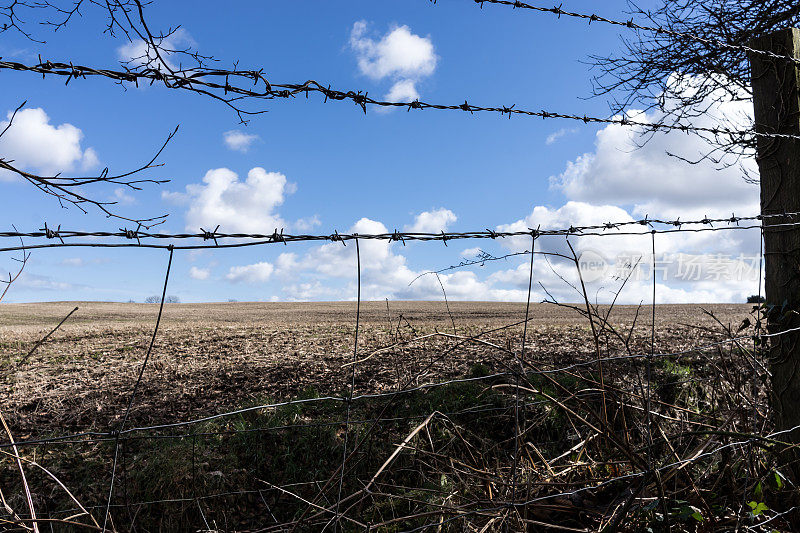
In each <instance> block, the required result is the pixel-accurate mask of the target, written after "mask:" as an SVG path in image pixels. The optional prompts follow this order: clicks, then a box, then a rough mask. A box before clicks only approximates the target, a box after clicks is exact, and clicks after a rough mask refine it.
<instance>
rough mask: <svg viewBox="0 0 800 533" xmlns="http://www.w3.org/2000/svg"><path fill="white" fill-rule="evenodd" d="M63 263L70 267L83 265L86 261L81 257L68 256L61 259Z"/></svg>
mask: <svg viewBox="0 0 800 533" xmlns="http://www.w3.org/2000/svg"><path fill="white" fill-rule="evenodd" d="M61 264H62V265H64V266H70V267H82V266H83V265H84V264H85V263H84V261H83V259H81V258H80V257H67V258H66V259H62V260H61Z"/></svg>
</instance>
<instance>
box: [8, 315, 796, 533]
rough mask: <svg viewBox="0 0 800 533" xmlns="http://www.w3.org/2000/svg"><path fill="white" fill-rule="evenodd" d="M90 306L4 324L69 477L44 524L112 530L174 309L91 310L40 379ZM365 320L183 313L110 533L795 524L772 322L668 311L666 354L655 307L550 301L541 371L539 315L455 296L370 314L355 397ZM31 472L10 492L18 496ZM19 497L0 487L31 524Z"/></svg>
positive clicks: (44, 496) (60, 470) (34, 489)
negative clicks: (772, 395) (761, 328)
mask: <svg viewBox="0 0 800 533" xmlns="http://www.w3.org/2000/svg"><path fill="white" fill-rule="evenodd" d="M71 305H72V304H69V303H64V304H46V305H22V306H4V307H3V308H2V309H1V311H2V314H0V323H2V324H3V325H2V329H1V330H0V331H2V336H0V342H2V346H3V354H4V356H3V357H4V359H3V362H2V364H3V365H4V367H5V372H4V375H5V376H6V377H5V380H4V382H3V384H2V386H3V397H4V401H3V413H4V415H5V417H6V420H7V421H8V424H9V427H10V428H12V430H13V432H14V437H15V439H16V440H17V441H21V442H20V445H19V455H20V457H22V458H24V459H26V460H29V461H36V463H37V464H38V465H42V466H43V467H46V468H48V469H49V471H50V472H51V473H52V474H53V476H52V477H51V476H49V475H48V474H47V473H45V472H43V471H42V470H40V469H39V468H37V467H31V466H26V467H25V473H26V474H27V483H28V485H29V486H30V487H31V493H32V496H31V498H32V502H33V505H34V506H35V508H36V511H37V519H39V520H56V521H60V522H57V524H58V527H59V528H66V529H69V528H75V530H79V529H80V528H82V527H83V526H77V525H74V524H72V525H68V524H66V522H64V521H67V522H79V523H81V524H84V525H85V526H86V527H89V528H92V527H95V525H94V520H97V521H98V522H99V524H100V527H101V528H102V519H103V516H104V513H105V510H106V501H105V498H106V496H107V493H108V484H109V481H110V471H111V462H112V458H113V457H114V451H115V441H116V437H117V435H115V434H114V433H113V431H112V430H113V428H115V427H117V423H118V421H119V419H120V417H121V416H122V415H123V414H124V411H125V407H126V404H127V402H128V400H129V395H130V391H131V389H132V387H133V384H134V381H135V378H136V373H137V371H138V368H139V365H140V364H141V359H142V357H143V354H144V351H145V350H146V349H147V344H148V342H149V336H150V335H151V334H152V322H153V318H154V315H155V313H156V311H157V307H156V306H145V305H130V304H123V305H120V304H116V305H114V304H78V306H79V307H81V310H79V311H78V312H76V314H75V315H74V320H71V321H70V322H69V323H67V324H65V325H64V326H63V328H62V329H60V330H59V331H58V332H57V333H56V334H54V335H53V336H52V338H51V339H50V340H48V342H47V343H45V344H43V345H42V346H41V347H40V348H39V349H38V350H37V352H36V353H35V354H34V355H33V356H32V357H31V358H30V359H29V360H27V361H25V362H24V364H20V363H19V361H20V360H21V359H22V358H23V357H24V356H25V354H27V353H28V351H29V350H30V348H31V347H32V346H33V344H34V343H35V342H36V341H37V340H38V338H39V337H41V335H43V334H45V333H46V332H47V331H49V330H50V329H51V328H52V326H53V323H54V322H55V323H57V322H58V320H60V318H58V317H59V316H60V315H61V314H62V311H63V310H64V309H66V310H68V309H69V308H71V307H70V306H71ZM354 307H355V304H352V303H351V304H346V303H338V304H279V305H271V304H219V305H204V306H202V305H175V306H167V307H166V308H165V309H166V311H165V313H166V314H165V317H164V323H163V324H162V329H161V331H160V332H159V336H158V340H157V343H156V346H155V348H154V350H153V354H152V357H151V360H150V362H149V366H148V368H147V373H146V379H145V380H144V381H143V382H142V386H141V388H140V390H139V393H138V395H137V400H136V404H135V406H134V407H133V408H132V410H131V413H130V418H129V421H128V424H127V425H126V430H125V433H124V434H123V435H119V443H120V445H119V466H118V470H117V474H116V483H117V488H116V490H115V494H114V497H113V501H112V502H111V507H110V513H109V516H110V523H109V524H108V525H107V527H108V529H112V528H113V529H116V530H119V531H158V530H219V531H291V530H296V531H317V530H321V529H323V528H324V527H325V526H326V525H327V527H328V528H329V529H330V528H334V527H338V528H339V529H342V530H347V531H349V530H352V531H356V530H366V529H370V530H374V531H409V530H419V529H417V528H422V530H425V529H434V530H443V531H461V530H469V531H501V530H504V529H505V530H522V529H527V530H529V531H545V530H565V529H566V530H578V531H585V530H588V531H598V530H614V529H616V530H624V531H641V530H644V529H647V528H650V529H652V530H660V529H666V528H671V529H673V530H685V531H695V530H697V531H712V530H714V531H716V530H726V529H730V530H733V529H736V528H737V527H748V528H751V529H753V528H754V529H755V530H759V531H771V530H773V529H775V530H779V531H780V530H786V529H788V528H790V527H791V526H790V524H791V520H792V517H793V516H794V515H793V513H792V512H787V511H791V509H792V508H793V506H794V505H795V504H796V502H794V501H793V498H794V490H793V488H792V486H791V481H790V479H789V476H788V475H787V472H786V471H785V465H782V463H781V462H780V460H779V454H777V451H778V450H779V449H780V448H781V444H780V436H779V435H777V436H769V433H770V425H769V411H768V407H767V404H768V402H767V400H766V398H765V392H764V391H765V379H766V374H765V371H764V369H763V367H762V366H761V363H760V361H759V357H761V355H760V353H759V352H758V351H756V352H755V354H756V357H755V359H754V357H753V355H754V352H753V347H754V345H753V338H752V334H753V326H752V325H748V323H746V322H744V320H745V319H747V320H749V321H752V323H755V318H754V316H753V315H752V314H751V312H752V306H710V307H705V310H706V311H707V312H704V311H703V309H700V308H698V307H697V306H663V307H662V306H659V307H658V313H657V322H656V330H655V343H654V344H653V340H654V339H653V338H652V336H651V335H652V329H651V325H650V320H649V315H648V316H644V315H647V313H643V312H642V310H641V309H637V308H635V307H631V308H629V307H619V308H616V309H614V310H613V313H612V314H611V315H608V318H607V319H606V318H604V317H606V316H607V315H606V313H607V311H608V309H600V308H593V307H590V308H589V309H590V312H591V314H592V320H593V321H594V324H593V326H594V333H593V328H592V327H590V325H589V324H588V323H587V320H586V318H587V317H586V316H585V315H584V316H581V313H580V312H578V311H576V310H575V309H568V308H565V307H563V306H561V307H560V306H555V305H553V304H540V305H539V304H537V305H534V306H531V312H530V320H529V325H528V329H527V338H526V341H525V351H524V354H522V355H523V357H520V355H521V346H522V331H523V323H524V320H523V318H524V311H525V309H524V306H523V305H518V304H460V303H455V304H454V303H451V304H450V309H451V312H452V319H451V316H450V315H448V313H447V311H446V309H445V307H444V305H443V304H439V303H415V304H412V303H402V302H401V303H390V305H389V307H388V313H387V306H386V303H385V302H380V303H378V302H374V303H362V314H361V324H360V330H359V349H358V357H357V360H356V364H355V365H354V366H355V388H354V390H353V391H352V394H353V396H352V401H351V402H348V401H347V400H348V399H349V398H350V396H349V390H348V385H349V379H350V372H352V371H353V365H352V364H351V363H352V357H353V341H354V331H355V330H354ZM64 314H65V313H64ZM61 318H63V316H62V317H61ZM453 324H455V331H454V329H453ZM740 326H741V328H740ZM595 341H596V342H595ZM598 354H599V355H600V358H599V359H598ZM754 362H755V365H756V366H755V367H754V366H753V364H754ZM287 402H288V403H287ZM235 410H240V412H238V413H236V414H230V415H228V416H223V417H219V418H214V419H211V420H203V421H200V420H201V419H203V418H205V417H208V416H209V415H216V414H220V413H230V412H232V411H235ZM174 422H182V423H183V422H187V423H186V424H185V425H180V426H177V427H162V428H152V427H150V428H145V427H146V426H156V425H161V424H170V423H174ZM188 422H191V423H188ZM143 428H144V429H143ZM87 433H88V434H87ZM64 437H66V438H64ZM58 439H62V440H58ZM37 440H45V441H46V442H43V443H38V444H36V443H34V442H32V441H37ZM26 441H27V443H26ZM2 450H4V451H5V452H6V454H8V453H12V452H11V450H10V449H9V448H8V447H4V448H2ZM12 456H13V453H12ZM12 456H8V455H6V460H5V461H4V463H3V469H4V470H3V471H4V474H3V478H4V479H9V480H11V479H13V480H18V479H19V473H18V470H19V468H18V465H17V464H16V463H15V461H12V460H11V459H12V458H13V457H12ZM343 457H346V461H344V463H343ZM343 464H344V469H342V468H341V467H342V465H343ZM342 471H343V472H344V473H343V474H342ZM15 473H16V475H15ZM54 478H57V479H58V480H59V482H60V483H63V485H64V487H68V488H69V489H70V490H71V491H72V493H73V494H74V496H75V499H74V500H73V498H71V497H69V495H68V494H67V493H66V492H65V491H64V490H63V489H62V488H61V487H60V486H59V485H58V484H57V483H56V482H55V481H54ZM20 489H21V487H20V486H18V484H14V483H5V482H4V483H3V486H2V490H3V492H4V496H5V499H6V500H7V501H8V506H7V507H6V516H2V515H1V514H0V519H2V520H6V521H7V523H9V524H11V523H14V524H16V525H17V527H23V525H24V524H25V519H24V517H25V514H24V513H23V512H21V511H19V510H22V509H25V508H26V504H25V500H24V497H25V496H24V491H21V490H20ZM76 501H79V502H80V504H81V505H82V506H84V507H85V509H86V512H87V513H89V514H90V515H91V517H92V518H90V517H89V516H88V515H86V514H83V511H81V509H80V508H79V507H77V503H76ZM751 502H752V504H751ZM9 509H12V510H15V512H16V513H18V514H17V516H16V517H14V516H13V515H11V514H10V511H9ZM0 512H1V511H0ZM337 517H338V520H337ZM44 523H46V522H43V523H42V527H43V524H44ZM51 523H53V522H51ZM28 525H29V524H28Z"/></svg>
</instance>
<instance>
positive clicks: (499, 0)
mask: <svg viewBox="0 0 800 533" xmlns="http://www.w3.org/2000/svg"><path fill="white" fill-rule="evenodd" d="M429 1H430V2H431V3H433V4H435V3H436V0H429ZM472 1H473V2H474V3H476V4H480V7H481V9H483V4H498V5H504V6H509V7H511V8H513V9H527V10H531V11H537V12H540V13H550V14H552V15H556V17H557V18H558V19H560V18H561V17H562V16H564V17H569V18H576V19H582V20H587V21H589V24H590V25H591V24H592V22H601V23H603V24H610V25H613V26H617V27H623V28H628V29H632V30H640V31H648V32H653V33H656V34H658V35H668V36H670V37H678V38H681V39H689V40H691V41H696V42H699V43H702V44H705V45H708V46H709V47H711V48H724V49H726V50H735V51H740V52H745V53H747V54H752V55H759V56H764V57H767V58H769V59H774V60H779V61H787V62H790V63H794V64H796V65H800V59H798V58H796V57H792V56H788V55H783V54H777V53H775V52H771V51H769V50H759V49H757V48H753V47H751V46H747V45H743V44H731V43H727V42H725V41H720V40H718V39H709V38H707V37H700V36H699V35H694V34H692V33H689V32H683V31H675V30H672V29H670V28H664V27H662V26H647V25H642V24H638V23H636V22H634V21H633V19H628V20H624V21H623V20H615V19H610V18H607V17H602V16H600V15H597V14H595V13H578V12H572V11H567V10H565V9H562V8H561V5H563V4H561V5H558V6H555V7H544V6H537V5H533V4H528V3H525V2H520V1H519V0H472Z"/></svg>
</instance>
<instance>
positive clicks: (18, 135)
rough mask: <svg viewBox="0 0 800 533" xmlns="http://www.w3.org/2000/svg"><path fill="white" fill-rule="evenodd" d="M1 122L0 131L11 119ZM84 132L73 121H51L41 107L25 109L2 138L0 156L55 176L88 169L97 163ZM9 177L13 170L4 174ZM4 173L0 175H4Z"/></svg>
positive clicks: (18, 164)
mask: <svg viewBox="0 0 800 533" xmlns="http://www.w3.org/2000/svg"><path fill="white" fill-rule="evenodd" d="M11 116H12V112H8V113H7V114H6V120H4V121H0V131H2V130H3V129H5V128H6V127H7V126H8V124H9V121H10V120H11ZM82 139H83V132H82V131H81V130H80V129H79V128H77V127H75V126H73V125H72V124H67V123H64V124H60V125H58V126H56V125H54V124H51V123H50V117H49V116H47V113H45V111H44V110H43V109H41V108H28V109H22V110H20V111H19V112H17V115H16V116H15V117H14V120H13V122H12V123H11V127H10V128H9V129H8V131H6V133H5V134H4V135H3V136H2V137H0V157H3V158H4V159H6V160H14V162H15V165H16V166H18V167H21V168H23V169H26V170H30V171H34V172H38V173H40V174H46V175H54V174H57V173H59V172H71V171H73V170H76V169H80V170H89V169H91V168H94V167H96V166H97V164H98V159H97V154H96V152H95V151H94V150H93V149H92V148H87V149H86V150H83V149H82V148H81V141H82ZM5 175H6V177H7V178H9V177H11V176H10V173H5ZM2 176H3V174H0V178H2Z"/></svg>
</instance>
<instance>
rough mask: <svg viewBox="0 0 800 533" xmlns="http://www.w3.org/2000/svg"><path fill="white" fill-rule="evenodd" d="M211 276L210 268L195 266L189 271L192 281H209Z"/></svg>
mask: <svg viewBox="0 0 800 533" xmlns="http://www.w3.org/2000/svg"><path fill="white" fill-rule="evenodd" d="M210 275H211V270H210V269H208V268H198V267H194V266H193V267H192V268H190V269H189V277H190V278H192V279H196V280H200V281H202V280H204V279H208V277H209V276H210Z"/></svg>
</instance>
